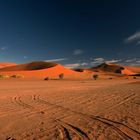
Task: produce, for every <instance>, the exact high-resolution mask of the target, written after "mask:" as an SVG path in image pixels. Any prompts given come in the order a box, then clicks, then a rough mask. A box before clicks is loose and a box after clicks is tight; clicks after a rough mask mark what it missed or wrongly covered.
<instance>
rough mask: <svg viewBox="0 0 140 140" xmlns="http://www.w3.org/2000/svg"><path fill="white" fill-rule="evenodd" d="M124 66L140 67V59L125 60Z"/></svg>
mask: <svg viewBox="0 0 140 140" xmlns="http://www.w3.org/2000/svg"><path fill="white" fill-rule="evenodd" d="M125 64H127V65H133V66H138V65H140V58H131V59H127V60H125Z"/></svg>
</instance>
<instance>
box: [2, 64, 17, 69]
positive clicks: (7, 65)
mask: <svg viewBox="0 0 140 140" xmlns="http://www.w3.org/2000/svg"><path fill="white" fill-rule="evenodd" d="M15 65H17V64H16V63H12V62H0V69H1V68H5V67H9V66H15Z"/></svg>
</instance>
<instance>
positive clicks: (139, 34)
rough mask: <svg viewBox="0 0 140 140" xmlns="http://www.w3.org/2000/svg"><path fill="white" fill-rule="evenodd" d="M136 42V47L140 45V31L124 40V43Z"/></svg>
mask: <svg viewBox="0 0 140 140" xmlns="http://www.w3.org/2000/svg"><path fill="white" fill-rule="evenodd" d="M133 41H136V42H137V43H136V45H138V44H140V31H137V32H135V33H133V34H132V35H130V36H129V37H128V38H126V39H125V43H129V42H133Z"/></svg>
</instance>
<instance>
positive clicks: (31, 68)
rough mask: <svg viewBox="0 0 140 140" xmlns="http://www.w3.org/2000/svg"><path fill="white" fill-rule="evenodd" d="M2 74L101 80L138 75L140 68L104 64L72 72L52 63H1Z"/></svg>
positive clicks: (0, 71) (0, 70)
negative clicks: (98, 77) (61, 76)
mask: <svg viewBox="0 0 140 140" xmlns="http://www.w3.org/2000/svg"><path fill="white" fill-rule="evenodd" d="M0 66H1V67H0V73H1V74H7V75H10V76H11V75H14V74H19V75H23V76H25V77H37V78H45V77H49V78H56V77H58V75H59V74H61V73H63V74H64V75H65V77H71V78H92V75H93V74H99V75H100V78H105V77H107V76H115V77H118V76H119V77H120V76H122V75H136V76H137V75H138V76H139V74H140V67H132V66H121V65H116V64H110V63H103V64H101V65H98V66H96V67H92V68H86V69H82V68H80V69H75V70H71V69H68V68H65V67H64V66H62V65H60V64H56V63H52V62H43V61H36V62H31V63H27V64H15V63H0Z"/></svg>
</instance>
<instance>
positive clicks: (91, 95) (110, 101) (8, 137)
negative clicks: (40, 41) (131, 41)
mask: <svg viewBox="0 0 140 140" xmlns="http://www.w3.org/2000/svg"><path fill="white" fill-rule="evenodd" d="M11 65H12V66H11ZM80 71H81V72H78V71H76V70H75V71H74V70H71V69H68V68H65V67H63V66H62V65H59V64H54V63H46V62H32V63H28V64H19V65H16V64H13V63H12V64H11V63H2V64H1V69H0V74H1V75H0V76H1V78H0V140H140V86H139V85H140V78H139V76H137V77H134V76H128V75H129V74H135V73H139V71H140V69H139V68H138V67H136V68H135V67H127V68H126V67H122V66H119V65H114V64H105V63H104V64H102V65H100V66H98V67H96V68H91V69H85V70H80ZM116 72H117V73H116ZM118 72H119V73H118ZM61 73H63V74H64V75H63V76H64V77H63V78H60V77H59V76H60V75H59V74H61ZM96 74H98V76H99V77H98V78H97V77H96V78H97V79H95V77H93V75H96ZM46 77H47V80H44V78H45V79H46ZM48 78H49V80H48Z"/></svg>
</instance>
